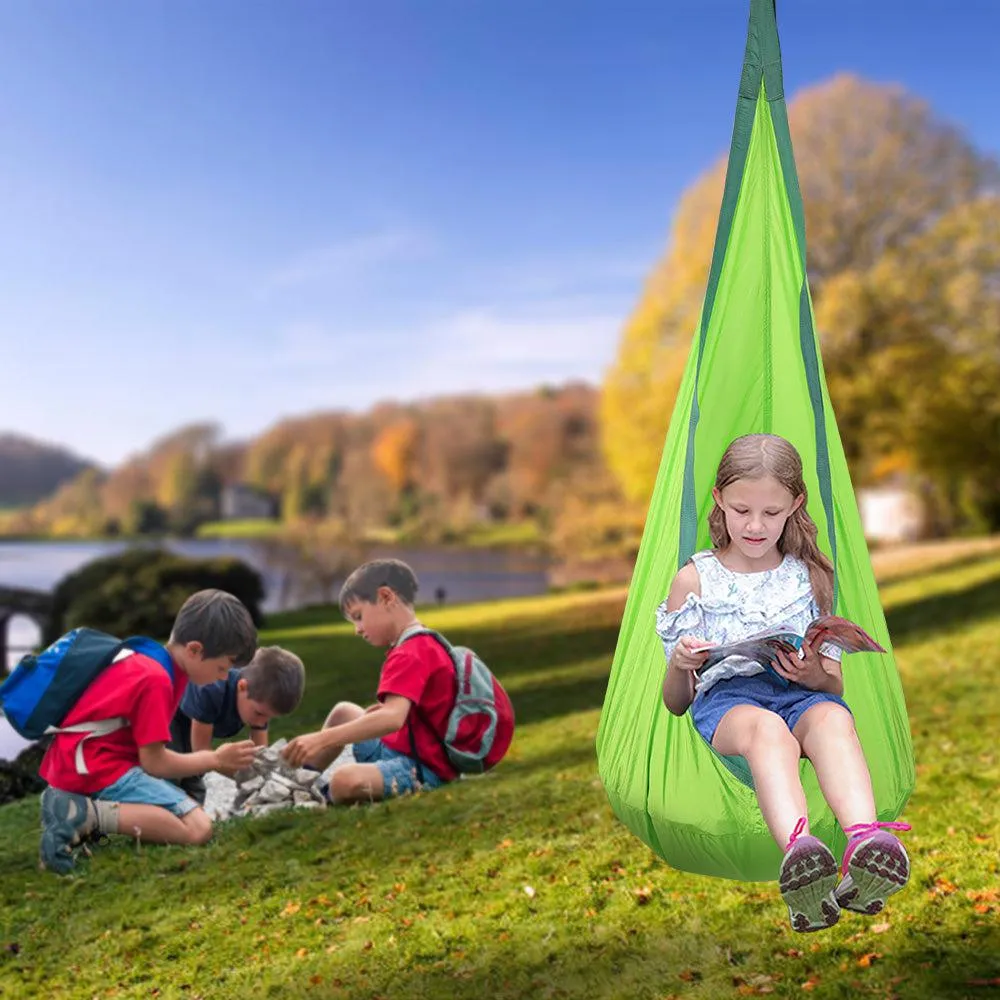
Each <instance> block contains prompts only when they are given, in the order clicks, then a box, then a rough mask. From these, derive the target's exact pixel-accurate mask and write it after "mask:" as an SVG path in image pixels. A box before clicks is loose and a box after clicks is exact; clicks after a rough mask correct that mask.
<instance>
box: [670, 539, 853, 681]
mask: <svg viewBox="0 0 1000 1000" xmlns="http://www.w3.org/2000/svg"><path fill="white" fill-rule="evenodd" d="M691 561H692V562H693V563H694V565H695V568H696V569H697V570H698V577H699V579H700V581H701V596H700V597H699V596H698V595H697V594H694V593H688V595H687V597H686V598H685V600H684V603H683V604H682V605H681V606H680V608H678V609H677V610H676V611H668V610H667V602H666V601H664V602H663V603H662V604H661V605H660V606H659V607H658V608H657V609H656V632H657V635H659V637H660V639H661V640H662V641H663V651H664V653H665V654H666V656H667V659H668V660H669V659H670V656H671V654H672V653H673V651H674V647H675V646H676V645H677V641H678V640H679V639H680V637H681V636H682V635H688V634H693V635H696V636H698V637H699V638H701V639H707V640H709V641H711V642H714V643H718V644H722V643H727V642H736V641H738V640H740V639H747V638H749V637H750V636H751V635H754V633H756V632H763V631H764V630H765V629H770V628H788V629H791V630H793V631H795V632H797V633H798V634H799V635H802V634H803V633H804V632H805V630H806V628H807V627H808V625H809V623H810V622H811V621H812V620H813V619H814V618H815V617H816V616H817V615H818V614H819V606H818V605H817V604H816V600H815V598H814V597H813V592H812V585H811V583H810V581H809V567H808V566H806V564H805V563H804V562H803V561H802V560H801V559H799V558H798V557H797V556H793V555H788V554H786V555H785V557H784V558H783V559H782V561H781V563H780V565H778V566H777V567H776V568H775V569H768V570H763V571H762V572H759V573H735V572H733V570H731V569H727V568H726V567H725V566H723V565H722V563H721V562H719V560H718V559H717V558H716V556H715V553H714V552H713V551H712V550H710V549H706V550H704V551H702V552H696V553H695V554H694V555H693V556H692V557H691ZM819 651H820V653H822V654H823V656H828V657H830V659H832V660H837V661H838V662H839V660H840V658H841V655H842V652H841V650H840V648H839V647H837V646H832V645H830V644H829V643H823V644H822V645H821V646H820V648H819ZM763 672H764V668H763V667H762V666H761V665H760V664H759V663H757V662H756V661H755V660H748V659H746V657H743V656H727V657H726V659H724V660H722V661H721V662H720V663H717V664H715V665H714V666H712V667H709V668H708V670H706V671H704V672H703V673H702V675H701V677H700V678H699V679H698V680H697V681H696V682H695V690H696V691H697V692H698V694H704V693H705V692H707V691H708V689H709V688H711V687H712V686H713V685H714V684H717V683H718V682H719V681H721V680H727V679H728V678H730V677H737V676H742V677H750V676H752V675H753V674H760V673H763Z"/></svg>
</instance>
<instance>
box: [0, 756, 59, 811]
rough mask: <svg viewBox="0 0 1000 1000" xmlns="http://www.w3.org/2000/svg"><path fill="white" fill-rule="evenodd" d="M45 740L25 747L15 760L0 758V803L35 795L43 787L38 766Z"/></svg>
mask: <svg viewBox="0 0 1000 1000" xmlns="http://www.w3.org/2000/svg"><path fill="white" fill-rule="evenodd" d="M47 742H48V741H47V740H45V741H43V742H42V743H35V744H34V745H33V746H30V747H26V748H25V749H24V750H23V751H21V754H20V755H19V756H18V758H17V759H16V760H13V761H8V760H0V805H4V804H5V803H7V802H15V801H16V800H17V799H23V798H24V797H25V796H26V795H37V794H38V793H39V792H40V791H42V789H43V788H45V782H44V781H43V780H42V779H41V778H40V777H38V768H39V766H40V765H41V763H42V757H43V756H44V754H45V746H46V745H47Z"/></svg>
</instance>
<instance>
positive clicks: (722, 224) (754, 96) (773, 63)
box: [677, 0, 837, 606]
mask: <svg viewBox="0 0 1000 1000" xmlns="http://www.w3.org/2000/svg"><path fill="white" fill-rule="evenodd" d="M762 82H763V84H764V92H765V95H766V97H767V101H768V104H769V105H770V110H771V121H772V124H773V126H774V133H775V141H776V145H777V149H778V156H779V159H780V162H781V173H782V177H783V179H784V182H785V190H786V192H787V194H788V204H789V209H790V211H791V214H792V219H793V221H794V225H795V237H796V242H797V244H798V247H797V249H798V252H799V259H800V261H801V263H802V272H803V276H804V277H803V283H802V289H801V293H800V296H799V343H800V346H801V350H802V361H803V366H804V369H805V376H806V382H807V385H808V390H809V400H810V403H811V404H812V410H813V424H814V427H815V434H816V475H817V478H818V480H819V491H820V498H821V500H822V503H823V510H824V511H825V513H826V525H827V537H828V538H829V540H830V549H831V554H832V556H833V565H834V567H835V568H836V565H837V530H836V523H835V521H834V509H833V483H832V480H831V476H830V452H829V445H828V443H827V436H826V413H825V410H824V408H823V391H822V387H821V384H820V362H819V358H818V356H817V353H816V338H815V333H814V330H813V321H812V311H811V309H810V305H809V289H808V280H809V279H808V275H807V273H806V227H805V210H804V207H803V203H802V192H801V189H800V188H799V178H798V173H797V171H796V169H795V158H794V155H793V153H792V139H791V132H790V131H789V127H788V112H787V109H786V107H785V88H784V80H783V78H782V70H781V46H780V43H779V41H778V25H777V20H776V17H775V0H750V23H749V27H748V29H747V45H746V54H745V56H744V60H743V73H742V75H741V77H740V91H739V97H738V99H737V104H736V121H735V125H734V127H733V141H732V145H731V147H730V150H729V163H728V166H727V168H726V186H725V192H724V194H723V198H722V209H721V212H720V215H719V227H718V230H717V232H716V237H715V248H714V250H713V253H712V266H711V269H710V271H709V278H708V288H707V290H706V293H705V304H704V306H703V308H702V316H701V326H700V329H699V335H698V357H697V363H696V367H695V379H694V395H693V398H692V400H691V415H690V419H689V420H688V437H687V448H686V451H685V456H684V482H683V486H682V491H681V517H680V544H679V546H678V553H677V566H678V568H680V567H681V566H683V565H684V563H686V562H687V561H688V559H689V558H690V557H691V555H692V553H693V552H694V551H695V547H696V545H697V539H698V504H697V499H696V496H695V484H694V464H695V435H696V432H697V429H698V420H699V417H700V408H699V405H698V385H699V380H700V376H701V362H702V357H703V355H704V350H705V341H706V338H707V336H708V326H709V323H710V321H711V318H712V309H713V307H714V305H715V296H716V293H717V292H718V287H719V280H720V277H721V275H722V265H723V261H724V259H725V255H726V248H727V246H728V244H729V235H730V231H731V230H732V224H733V216H734V214H735V211H736V204H737V201H738V199H739V193H740V188H741V186H742V184H743V175H744V172H745V169H746V158H747V152H748V150H749V148H750V137H751V134H752V132H753V123H754V118H755V116H756V110H757V101H758V100H759V99H760V88H761V83H762ZM764 431H765V433H770V432H771V428H770V427H769V426H765V427H764ZM833 601H834V606H836V601H837V576H836V572H835V573H834V580H833Z"/></svg>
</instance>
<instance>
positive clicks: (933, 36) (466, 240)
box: [0, 0, 1000, 463]
mask: <svg viewBox="0 0 1000 1000" xmlns="http://www.w3.org/2000/svg"><path fill="white" fill-rule="evenodd" d="M747 9H748V4H747V0H690V2H688V3H680V2H678V0H659V2H655V3H654V2H652V0H649V2H642V3H639V2H632V0H600V2H598V0H350V2H347V0H316V2H313V0H271V2H263V0H211V2H208V3H205V2H202V0H94V2H92V3H77V2H72V0H62V2H58V3H56V2H51V0H16V2H14V0H0V218H2V220H3V224H2V225H0V302H2V307H0V345H2V352H3V353H2V359H3V360H2V367H0V372H2V379H3V387H2V391H0V431H2V430H11V431H17V432H20V433H24V434H28V435H30V436H33V437H37V438H41V439H45V440H51V441H56V442H59V443H62V444H66V445H68V446H70V447H71V448H73V449H74V450H75V451H77V452H79V453H80V454H83V455H85V456H88V457H91V458H95V459H97V460H99V461H102V462H107V463H114V462H118V461H120V460H122V459H123V458H124V457H126V456H127V455H128V454H130V453H132V452H135V451H137V450H140V449H142V448H143V447H145V446H147V445H148V444H149V443H150V442H151V441H152V440H153V439H154V438H155V437H157V436H159V435H161V434H164V433H167V432H169V431H170V430H172V429H174V428H176V427H178V426H179V425H181V424H184V423H188V422H191V421H195V420H214V421H218V422H219V423H220V424H221V425H222V426H223V427H224V429H225V432H226V434H227V435H228V436H229V437H245V436H248V435H251V434H254V433H257V432H259V431H261V430H263V429H264V428H265V427H267V426H268V425H270V424H272V423H273V422H274V421H275V420H277V419H279V418H281V417H283V416H288V415H293V414H302V413H307V412H311V411H314V410H319V409H334V408H347V409H356V410H357V409H364V408H367V407H368V406H370V405H372V404H373V403H375V402H377V401H379V400H383V399H389V398H402V399H415V398H421V397H426V396H429V395H432V394H436V393H440V392H452V391H466V390H489V391H496V390H507V389H516V388H522V387H529V386H532V385H535V384H538V383H541V382H561V381H563V380H565V379H569V378H586V379H588V380H592V381H595V382H596V381H598V380H599V379H600V378H601V375H602V372H603V371H604V369H605V368H606V366H607V365H608V363H609V362H610V361H611V359H612V358H613V356H614V353H615V349H616V346H617V342H618V337H619V334H620V330H621V326H622V323H623V322H624V320H625V318H626V317H627V315H628V313H629V311H630V310H631V308H632V307H633V306H634V304H635V302H636V300H637V298H638V296H639V294H640V291H641V287H642V282H643V279H644V277H645V275H646V274H647V273H648V271H649V269H650V268H651V267H652V265H653V264H654V262H655V261H656V259H657V258H658V256H659V255H660V253H661V252H662V250H663V249H664V247H665V245H666V240H667V237H668V230H669V224H670V218H671V212H672V210H673V208H674V206H675V205H676V202H677V199H678V197H679V196H680V194H681V193H682V192H683V190H684V188H685V187H686V186H687V185H688V184H690V183H691V182H692V181H693V180H694V179H695V178H696V177H697V176H698V175H699V174H700V173H701V172H702V171H703V170H704V169H706V168H707V167H708V166H710V165H711V163H712V162H713V161H714V160H715V159H716V158H717V157H718V156H720V155H722V154H724V153H725V152H726V150H727V149H728V144H729V138H730V133H731V129H732V115H733V109H734V106H735V97H736V88H737V84H738V78H739V71H740V65H741V61H742V56H743V47H744V42H745V33H746V15H747ZM954 10H955V11H956V12H955V13H948V12H947V7H946V5H944V4H942V3H941V2H940V0H908V2H904V0H865V2H861V0H842V2H839V3H838V2H833V0H823V2H820V0H794V2H793V0H781V2H779V4H778V17H779V29H780V32H781V39H782V50H783V56H784V65H785V81H786V89H787V91H788V92H789V93H790V94H791V95H792V96H794V93H795V92H796V91H797V90H798V89H800V88H801V87H802V86H805V85H809V84H812V83H816V82H819V81H821V80H824V79H826V78H828V77H830V76H831V75H833V74H834V73H836V72H838V71H841V70H849V71H854V72H856V73H859V74H861V75H863V76H865V77H867V78H869V79H872V80H876V81H885V82H898V83H902V84H903V85H904V86H906V87H907V88H908V89H910V90H912V91H913V92H915V93H917V94H919V95H921V96H922V97H924V98H926V99H927V100H928V101H929V102H930V103H931V104H932V105H933V107H934V109H935V110H936V111H937V112H938V113H939V114H941V115H942V116H944V117H946V118H948V119H951V120H952V121H953V122H954V123H955V124H957V125H958V126H959V127H961V128H964V129H965V130H966V132H967V133H968V134H969V135H970V137H971V138H972V139H973V140H974V142H975V143H976V144H977V145H978V146H979V147H980V148H982V149H984V150H987V151H990V152H993V153H996V154H1000V116H998V115H997V114H996V109H995V101H996V94H997V93H998V92H1000V65H998V64H1000V60H998V59H997V42H996V39H997V37H998V35H1000V4H997V3H995V2H994V0H965V2H963V3H962V4H960V5H958V4H956V5H955V8H954ZM958 11H961V13H960V14H959V13H958ZM859 113H863V109H859Z"/></svg>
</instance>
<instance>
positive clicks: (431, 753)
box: [378, 635, 458, 781]
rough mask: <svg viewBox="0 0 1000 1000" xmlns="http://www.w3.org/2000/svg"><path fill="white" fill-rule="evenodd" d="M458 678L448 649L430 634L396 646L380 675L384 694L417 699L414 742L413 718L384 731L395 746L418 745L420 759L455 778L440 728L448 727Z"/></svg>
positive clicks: (405, 750) (413, 712) (385, 738)
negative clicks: (443, 744) (389, 731)
mask: <svg viewBox="0 0 1000 1000" xmlns="http://www.w3.org/2000/svg"><path fill="white" fill-rule="evenodd" d="M457 693H458V682H457V680H456V679H455V668H454V666H453V665H452V661H451V657H449V656H448V652H447V650H445V648H444V647H443V646H442V645H441V644H440V643H439V642H438V641H437V640H436V639H435V638H433V636H429V635H415V636H414V637H413V638H412V639H407V640H406V642H404V643H403V644H402V645H401V646H394V647H393V648H392V649H391V650H390V651H389V655H388V656H387V657H386V658H385V664H384V665H383V667H382V674H381V676H380V677H379V681H378V697H379V700H380V701H382V700H384V699H385V697H386V695H390V694H396V695H401V696H402V697H403V698H408V699H409V700H410V701H412V702H413V707H411V708H410V716H409V722H412V723H413V745H411V743H410V727H409V722H408V723H406V724H404V725H403V727H402V729H399V730H397V731H396V732H395V733H390V734H389V735H388V736H383V737H382V742H383V743H384V744H385V745H386V746H387V747H388V748H389V749H390V750H397V751H399V752H400V753H405V754H407V755H408V756H410V757H412V756H413V747H414V746H416V751H417V757H419V758H420V763H421V764H423V765H424V766H425V767H428V768H430V770H432V771H433V772H434V773H435V774H436V775H437V776H438V777H439V778H443V779H444V780H445V781H454V780H455V778H457V777H458V772H457V771H456V770H455V769H454V768H453V767H452V766H451V763H450V762H449V760H448V756H447V754H446V753H445V751H444V747H443V746H442V745H441V740H440V738H439V737H438V735H437V734H438V733H440V734H444V733H445V732H446V731H447V729H448V716H449V714H450V713H451V710H452V707H453V706H454V704H455V695H456V694H457Z"/></svg>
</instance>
